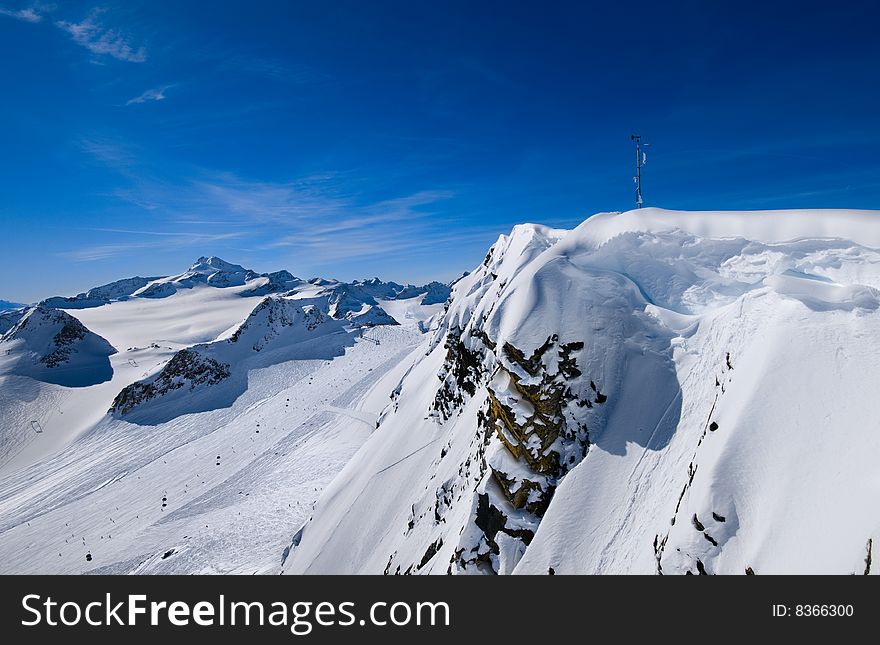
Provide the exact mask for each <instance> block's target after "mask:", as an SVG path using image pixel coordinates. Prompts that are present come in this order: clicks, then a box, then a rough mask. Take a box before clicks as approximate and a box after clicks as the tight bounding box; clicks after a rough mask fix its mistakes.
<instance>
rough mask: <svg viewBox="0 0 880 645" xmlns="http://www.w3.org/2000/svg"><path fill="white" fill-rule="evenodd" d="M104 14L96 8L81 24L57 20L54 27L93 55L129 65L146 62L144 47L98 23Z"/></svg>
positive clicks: (103, 10) (100, 8)
mask: <svg viewBox="0 0 880 645" xmlns="http://www.w3.org/2000/svg"><path fill="white" fill-rule="evenodd" d="M104 12H105V9H103V8H102V7H96V8H94V9H92V10H91V11H90V12H89V14H88V15H87V16H86V17H85V19H84V20H82V21H81V22H66V21H64V20H59V21H57V22H56V23H55V25H56V26H57V27H58V28H60V29H63V30H64V31H66V32H67V33H68V34H70V36H71V38H73V41H74V42H75V43H77V44H78V45H82V46H83V47H85V48H86V49H88V50H89V51H90V52H92V53H93V54H97V55H99V56H111V57H112V58H115V59H117V60H121V61H126V62H129V63H143V62H144V61H145V60H147V52H146V49H144V47H142V46H141V47H135V46H134V45H132V43H131V41H130V40H129V38H128V36H126V35H124V34H122V33H120V32H119V31H117V30H115V29H110V28H108V27H106V26H104V25H103V24H102V23H101V22H100V20H99V18H100V16H101V14H103V13H104Z"/></svg>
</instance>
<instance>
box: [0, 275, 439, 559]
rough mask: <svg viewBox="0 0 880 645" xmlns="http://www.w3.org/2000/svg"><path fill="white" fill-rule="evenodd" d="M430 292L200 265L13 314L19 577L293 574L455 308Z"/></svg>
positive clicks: (8, 552) (9, 372)
mask: <svg viewBox="0 0 880 645" xmlns="http://www.w3.org/2000/svg"><path fill="white" fill-rule="evenodd" d="M383 285H384V283H381V281H378V282H376V281H374V282H373V283H372V288H375V289H376V292H375V293H376V294H377V295H381V296H389V297H391V298H394V297H395V295H396V294H397V293H398V292H399V291H400V290H402V289H403V288H404V287H401V286H400V285H395V286H392V287H391V288H390V289H389V288H385V287H384V286H383ZM349 287H350V288H349ZM416 291H417V293H416V294H415V296H413V297H409V298H407V299H402V300H397V299H390V300H388V299H382V298H374V297H373V296H372V295H370V294H369V293H365V292H363V291H359V287H357V288H356V287H354V286H353V285H350V284H348V285H347V284H346V283H341V282H338V281H335V280H327V279H314V280H312V281H309V282H306V281H303V280H299V279H297V278H295V277H294V276H293V275H292V274H291V273H289V272H287V271H277V272H274V273H268V274H257V273H256V272H253V271H249V270H247V269H243V268H242V267H240V266H239V265H233V264H231V263H227V262H224V261H222V260H219V259H217V258H200V259H199V260H198V261H197V262H195V263H194V264H193V266H192V267H190V269H188V270H187V271H185V272H183V273H181V274H178V275H176V276H171V277H169V278H132V279H126V280H120V281H117V282H114V283H111V284H110V285H105V286H103V287H97V288H95V289H91V290H89V291H87V292H85V293H84V294H81V295H80V296H77V297H75V298H71V299H53V300H51V301H47V302H51V303H54V304H56V305H58V306H60V307H63V308H62V309H56V308H51V307H48V306H47V305H46V304H42V305H40V306H38V307H35V308H25V309H20V310H13V311H8V312H2V313H0V325H2V327H0V330H2V331H3V332H6V333H5V334H4V335H3V337H2V340H0V555H2V556H3V557H2V558H0V562H2V564H0V571H2V572H3V573H36V572H46V573H50V572H51V573H65V572H66V573H81V572H105V573H131V572H137V573H226V572H240V573H253V572H255V571H264V570H266V571H268V570H272V569H275V568H277V566H278V563H280V562H281V561H282V559H283V549H284V546H285V545H286V544H287V543H288V542H289V541H290V536H291V534H292V533H293V532H294V531H295V530H296V529H297V528H298V527H299V526H301V525H302V524H303V522H305V520H306V519H308V516H309V513H310V512H311V510H312V505H313V503H314V501H315V499H316V497H317V496H318V494H319V493H320V491H321V490H323V488H324V486H326V484H327V483H329V481H330V480H331V479H332V478H333V476H335V475H336V473H338V472H339V470H340V469H341V468H342V467H343V466H344V465H345V463H347V462H348V461H349V460H350V458H351V456H352V455H353V454H354V453H355V451H356V450H357V449H358V448H359V447H360V446H361V445H362V444H363V442H364V441H365V440H366V439H367V438H368V437H369V434H370V432H371V431H372V430H373V429H374V428H375V425H376V419H377V416H378V412H379V411H380V410H381V408H382V407H383V406H384V400H385V397H386V396H387V392H388V391H389V390H390V389H391V388H392V387H393V385H394V383H395V382H396V381H397V380H399V379H400V377H401V375H402V373H403V369H404V367H405V365H406V364H407V363H406V358H407V356H408V355H409V354H411V353H412V352H413V351H416V350H417V348H418V346H419V344H420V343H421V341H422V340H423V339H424V338H425V331H426V330H427V329H428V328H429V327H430V326H431V324H432V322H431V321H433V320H436V316H437V315H439V314H440V313H442V309H443V305H442V304H423V303H422V301H423V300H425V299H426V298H427V294H428V288H425V289H421V290H419V289H418V288H416ZM337 294H340V295H342V294H344V295H345V296H346V298H347V300H345V303H344V304H345V305H347V307H348V308H347V309H346V310H345V311H343V309H345V307H340V306H339V305H342V304H343V301H342V299H339V300H336V299H335V298H334V297H335V296H336V295H337ZM158 296H161V297H158ZM358 297H360V298H361V300H358V299H357V298H358ZM331 300H334V302H332V303H331ZM385 308H387V311H386V309H385ZM331 310H333V313H335V314H336V315H338V316H339V319H338V320H337V319H336V318H334V317H333V316H332V315H331ZM114 348H115V350H118V351H115V350H114ZM114 352H115V353H114Z"/></svg>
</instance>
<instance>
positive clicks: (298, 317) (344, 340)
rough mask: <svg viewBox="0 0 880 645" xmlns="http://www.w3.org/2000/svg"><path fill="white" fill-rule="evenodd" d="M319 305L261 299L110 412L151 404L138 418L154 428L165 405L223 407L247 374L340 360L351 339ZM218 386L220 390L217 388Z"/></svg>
mask: <svg viewBox="0 0 880 645" xmlns="http://www.w3.org/2000/svg"><path fill="white" fill-rule="evenodd" d="M320 304H321V303H320V301H313V300H291V299H287V298H283V297H277V296H275V297H272V296H269V297H266V298H265V299H264V300H263V301H262V302H260V304H258V305H257V306H256V307H255V308H254V310H253V311H252V312H251V314H250V315H249V316H248V317H247V319H246V320H245V321H244V322H242V323H241V324H240V325H239V326H238V327H237V328H236V329H235V330H234V331H233V332H232V334H231V335H229V336H228V337H227V338H221V339H218V340H216V341H213V342H211V343H204V344H200V345H194V346H192V347H188V348H185V349H182V350H180V351H179V352H177V353H176V354H175V355H174V356H173V357H172V358H171V360H170V361H168V363H167V364H165V366H164V367H163V368H162V369H161V370H160V371H159V372H158V373H156V374H155V375H152V376H149V377H148V378H146V379H143V380H140V381H137V382H135V383H133V384H131V385H129V386H128V387H126V388H125V389H123V390H122V391H121V392H120V393H119V394H118V395H117V396H116V398H115V400H114V401H113V404H112V406H111V408H110V412H111V413H113V414H115V415H118V416H124V415H129V414H130V413H132V412H134V411H137V412H143V410H144V408H145V407H148V406H147V404H150V403H153V402H155V404H156V405H158V406H159V409H158V410H154V411H153V412H155V414H153V415H150V414H149V411H148V413H145V414H141V415H140V416H139V417H138V418H139V420H140V421H141V422H153V417H156V418H161V419H167V418H169V412H168V409H169V408H168V407H167V406H169V404H170V405H172V406H174V407H175V411H174V414H173V415H172V416H176V415H179V414H185V413H188V412H193V411H203V410H206V409H213V408H215V407H220V406H227V405H231V403H232V402H233V401H234V400H235V398H236V397H237V396H238V395H240V394H241V392H242V391H244V389H245V388H246V387H247V373H248V371H249V370H251V369H254V368H257V367H261V366H263V367H265V366H267V365H270V364H273V363H279V362H284V361H288V360H293V359H314V358H324V359H329V358H332V357H333V356H337V355H339V354H340V353H341V352H342V351H343V350H344V348H345V347H347V346H350V345H352V344H354V335H353V334H350V333H349V332H347V331H346V329H345V327H344V326H343V325H342V323H341V322H339V321H337V320H334V319H333V318H331V317H330V316H329V315H327V314H326V313H325V312H324V311H323V310H322V308H321V307H320ZM331 336H332V338H331ZM221 384H223V385H224V386H225V387H217V386H220V385H221ZM172 399H173V401H172Z"/></svg>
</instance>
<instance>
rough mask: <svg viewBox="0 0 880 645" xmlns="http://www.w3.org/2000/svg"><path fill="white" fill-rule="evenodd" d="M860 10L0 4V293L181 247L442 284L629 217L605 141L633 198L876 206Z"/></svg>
mask: <svg viewBox="0 0 880 645" xmlns="http://www.w3.org/2000/svg"><path fill="white" fill-rule="evenodd" d="M612 4H616V5H622V6H614V7H612V6H610V5H612ZM710 5H711V7H710ZM762 5H763V6H762ZM767 5H772V6H770V7H768V6H767ZM878 13H880V10H878V9H875V8H873V7H872V3H870V2H863V3H860V2H843V3H823V4H821V5H819V4H817V6H811V3H794V2H792V3H785V2H773V3H762V4H760V5H759V4H755V5H754V6H753V7H752V8H749V7H748V6H747V3H742V2H737V3H733V2H731V3H722V2H717V3H716V2H711V3H709V2H668V3H659V2H652V3H638V2H630V3H606V2H603V3H598V2H596V3H591V2H578V3H559V2H545V3H516V2H513V3H511V2H473V1H471V2H455V1H451V2H442V3H441V2H436V3H432V2H411V1H408V2H382V1H379V0H377V1H376V2H329V1H328V2H283V3H282V2H263V1H260V0H250V1H249V2H240V3H239V2H197V1H188V2H156V1H153V2H138V1H137V0H126V1H125V2H103V3H101V4H95V3H92V2H82V3H81V2H56V3H55V4H48V3H36V4H35V3H30V2H18V1H16V0H0V60H2V61H3V64H2V65H0V87H2V93H0V96H2V100H0V148H2V151H3V154H2V155H0V231H2V238H0V240H2V242H0V275H2V276H3V278H2V279H0V298H6V299H11V300H18V301H33V300H36V299H39V298H42V297H45V296H48V295H52V294H56V293H61V294H72V293H76V292H78V291H81V290H85V289H87V288H88V287H90V286H94V285H96V284H100V283H102V282H107V281H109V280H112V279H116V278H121V277H126V276H130V275H135V274H140V275H159V274H168V273H177V272H179V271H181V270H183V269H185V268H186V267H187V266H188V265H189V264H190V263H191V262H192V260H194V259H195V258H196V257H198V256H199V255H205V254H213V255H219V256H221V257H223V258H224V259H227V260H229V261H233V262H237V263H239V264H243V265H246V266H249V267H252V268H254V269H257V270H261V271H268V270H275V269H279V268H287V269H289V270H290V271H292V272H293V273H294V274H296V275H300V276H304V277H311V276H314V275H323V276H328V277H338V278H342V279H351V278H355V277H365V276H372V275H378V276H380V277H382V278H384V279H394V280H397V281H401V282H404V281H419V282H421V281H426V280H430V279H450V278H453V277H455V276H456V275H458V274H460V273H461V272H462V271H464V270H467V269H469V268H471V267H472V266H474V265H475V264H477V263H478V262H479V261H480V260H481V259H482V256H483V254H484V253H485V251H486V249H487V247H488V246H489V245H490V244H491V243H492V242H493V241H494V239H495V238H496V237H497V235H498V234H499V233H500V232H505V231H506V230H508V229H509V228H510V227H511V226H512V225H513V224H515V223H518V222H523V221H537V222H541V223H545V224H550V225H554V226H573V225H575V224H576V223H578V222H580V221H581V220H583V219H584V218H585V217H587V216H589V215H590V214H592V213H595V212H598V211H606V210H625V209H628V208H630V207H631V206H632V201H633V194H632V193H633V190H632V181H631V176H632V168H631V165H632V161H633V153H632V149H631V146H630V141H629V135H630V133H632V132H639V133H641V134H642V135H643V136H644V137H645V139H646V140H647V141H649V142H650V143H651V147H650V148H649V162H648V166H647V167H646V169H645V176H644V194H645V200H646V203H647V204H648V205H654V206H663V207H667V208H684V209H704V208H705V209H726V208H736V209H756V208H788V207H798V208H801V207H803V208H806V207H841V208H878V206H880V203H878V197H880V154H878V145H880V124H878V123H880V122H878V114H880V84H878V83H877V78H878V69H880V47H877V44H876V43H877V41H876V33H875V30H876V25H877V24H878V20H877V18H878V17H880V16H878Z"/></svg>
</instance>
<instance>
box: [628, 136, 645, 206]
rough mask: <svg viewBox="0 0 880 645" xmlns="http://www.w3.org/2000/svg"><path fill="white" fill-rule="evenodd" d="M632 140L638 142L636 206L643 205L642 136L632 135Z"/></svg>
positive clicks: (635, 178) (634, 178)
mask: <svg viewBox="0 0 880 645" xmlns="http://www.w3.org/2000/svg"><path fill="white" fill-rule="evenodd" d="M630 140H631V141H635V142H636V176H635V177H633V180H634V181H635V182H636V208H641V207H642V137H641V135H638V134H633V135H630Z"/></svg>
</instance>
